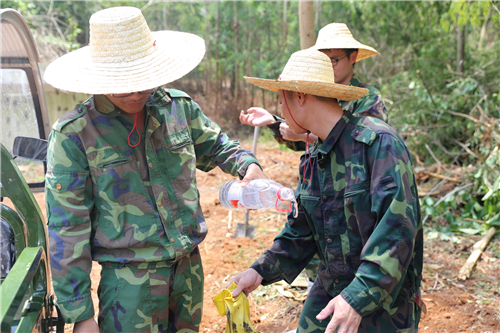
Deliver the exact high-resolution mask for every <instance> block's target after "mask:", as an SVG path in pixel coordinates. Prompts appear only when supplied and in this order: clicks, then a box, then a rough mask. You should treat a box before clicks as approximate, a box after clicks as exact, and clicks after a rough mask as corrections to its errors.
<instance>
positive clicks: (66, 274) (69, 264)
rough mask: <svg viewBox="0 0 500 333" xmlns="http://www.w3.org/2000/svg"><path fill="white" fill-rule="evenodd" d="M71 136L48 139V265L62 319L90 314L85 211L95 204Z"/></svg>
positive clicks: (78, 318)
mask: <svg viewBox="0 0 500 333" xmlns="http://www.w3.org/2000/svg"><path fill="white" fill-rule="evenodd" d="M77 142H79V141H78V139H76V136H71V135H70V136H66V135H65V134H62V133H61V132H58V131H56V130H54V131H52V133H51V134H50V137H49V150H48V154H47V162H48V171H47V174H46V192H45V194H46V203H47V219H48V230H49V254H50V267H51V271H52V278H53V284H54V290H55V293H56V296H57V303H58V304H59V307H60V309H61V313H62V315H63V317H64V320H65V321H66V323H75V322H79V321H82V320H85V319H88V318H91V317H93V316H94V306H93V303H92V298H91V292H90V290H91V280H90V275H89V274H90V271H91V268H92V258H91V251H90V242H89V240H90V234H91V223H90V211H91V209H92V207H93V205H94V202H93V196H92V184H91V181H90V178H89V166H88V163H87V158H86V155H85V153H84V152H83V151H82V150H81V149H80V148H79V147H78V145H77Z"/></svg>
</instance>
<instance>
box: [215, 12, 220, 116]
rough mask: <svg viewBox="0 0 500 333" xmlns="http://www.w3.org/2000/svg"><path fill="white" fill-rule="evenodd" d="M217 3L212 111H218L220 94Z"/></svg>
mask: <svg viewBox="0 0 500 333" xmlns="http://www.w3.org/2000/svg"><path fill="white" fill-rule="evenodd" d="M219 20H220V18H219V3H218V2H216V3H215V87H216V88H215V98H214V101H215V105H214V109H215V110H218V106H219V94H220V90H221V87H220V80H219V32H220V22H219Z"/></svg>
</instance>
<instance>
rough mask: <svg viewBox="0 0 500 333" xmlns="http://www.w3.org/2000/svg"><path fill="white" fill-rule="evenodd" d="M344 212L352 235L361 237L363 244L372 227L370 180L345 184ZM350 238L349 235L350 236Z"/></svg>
mask: <svg viewBox="0 0 500 333" xmlns="http://www.w3.org/2000/svg"><path fill="white" fill-rule="evenodd" d="M344 213H345V216H346V221H347V224H348V226H349V228H350V229H351V231H352V232H353V234H354V235H353V236H356V237H361V241H362V243H363V244H364V243H365V242H366V241H367V240H368V237H369V236H370V234H371V233H372V231H373V228H374V223H375V221H374V217H373V214H372V213H371V196H370V181H369V180H366V181H364V182H361V183H357V184H353V185H350V186H347V187H346V189H345V192H344ZM350 238H351V237H350Z"/></svg>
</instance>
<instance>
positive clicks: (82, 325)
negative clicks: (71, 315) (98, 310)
mask: <svg viewBox="0 0 500 333" xmlns="http://www.w3.org/2000/svg"><path fill="white" fill-rule="evenodd" d="M94 332H95V333H99V326H97V323H96V321H95V319H94V318H93V317H92V318H89V319H85V320H82V321H79V322H77V323H75V326H73V333H94Z"/></svg>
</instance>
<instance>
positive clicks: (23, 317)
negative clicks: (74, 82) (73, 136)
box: [0, 9, 64, 333]
mask: <svg viewBox="0 0 500 333" xmlns="http://www.w3.org/2000/svg"><path fill="white" fill-rule="evenodd" d="M0 18H1V29H2V30H1V32H0V39H1V51H2V53H1V70H2V73H1V89H0V103H1V108H0V118H1V124H2V125H1V126H2V128H1V130H0V150H1V156H0V163H1V179H0V182H1V184H0V194H1V203H0V208H1V216H0V222H1V243H0V245H1V250H0V254H1V258H0V263H1V285H0V321H1V332H2V333H3V332H23V333H24V332H53V331H57V332H63V331H64V322H63V321H62V317H61V316H60V315H59V310H58V309H57V307H56V306H55V305H54V299H53V297H54V295H53V290H52V279H51V275H50V269H49V258H48V251H47V244H48V242H47V239H48V238H47V229H46V222H45V220H44V216H43V214H42V211H41V210H40V207H39V205H38V204H37V202H36V200H35V195H34V193H36V192H43V190H44V184H45V183H44V180H43V179H44V174H45V171H46V164H45V158H46V151H47V141H46V139H47V136H48V134H49V125H50V123H49V117H48V112H47V106H46V101H45V95H44V91H43V85H42V79H41V75H40V70H39V66H38V62H39V55H38V51H37V49H36V45H35V41H34V39H33V37H32V35H31V32H30V31H29V29H28V26H27V24H26V22H25V21H24V19H23V17H22V16H21V15H20V14H19V13H18V12H17V11H15V10H12V9H3V10H1V11H0ZM58 318H60V319H58Z"/></svg>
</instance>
